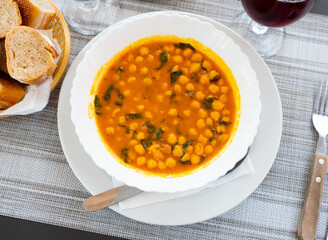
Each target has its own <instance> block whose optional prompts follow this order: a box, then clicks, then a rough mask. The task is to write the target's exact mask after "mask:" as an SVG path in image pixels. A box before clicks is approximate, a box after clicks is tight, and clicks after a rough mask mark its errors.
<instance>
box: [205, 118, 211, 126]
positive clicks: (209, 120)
mask: <svg viewBox="0 0 328 240" xmlns="http://www.w3.org/2000/svg"><path fill="white" fill-rule="evenodd" d="M212 124H213V120H212V119H211V118H206V125H207V126H209V125H212Z"/></svg>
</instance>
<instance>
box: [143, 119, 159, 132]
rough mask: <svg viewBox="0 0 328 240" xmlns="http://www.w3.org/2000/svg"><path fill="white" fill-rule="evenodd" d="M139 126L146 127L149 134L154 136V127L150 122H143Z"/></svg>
mask: <svg viewBox="0 0 328 240" xmlns="http://www.w3.org/2000/svg"><path fill="white" fill-rule="evenodd" d="M141 126H146V127H147V128H148V132H149V134H151V135H152V134H154V133H155V132H156V127H155V126H154V125H153V124H151V123H150V122H148V121H147V122H144V123H143V124H142V125H141Z"/></svg>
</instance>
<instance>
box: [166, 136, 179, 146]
mask: <svg viewBox="0 0 328 240" xmlns="http://www.w3.org/2000/svg"><path fill="white" fill-rule="evenodd" d="M167 142H168V143H169V144H175V143H176V142H177V137H176V136H175V134H174V133H171V134H170V135H169V136H168V138H167Z"/></svg>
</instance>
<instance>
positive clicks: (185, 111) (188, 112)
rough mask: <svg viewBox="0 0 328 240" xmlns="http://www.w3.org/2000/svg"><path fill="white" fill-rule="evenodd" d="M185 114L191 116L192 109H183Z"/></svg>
mask: <svg viewBox="0 0 328 240" xmlns="http://www.w3.org/2000/svg"><path fill="white" fill-rule="evenodd" d="M183 114H184V115H185V116H186V117H190V114H191V111H190V110H184V111H183Z"/></svg>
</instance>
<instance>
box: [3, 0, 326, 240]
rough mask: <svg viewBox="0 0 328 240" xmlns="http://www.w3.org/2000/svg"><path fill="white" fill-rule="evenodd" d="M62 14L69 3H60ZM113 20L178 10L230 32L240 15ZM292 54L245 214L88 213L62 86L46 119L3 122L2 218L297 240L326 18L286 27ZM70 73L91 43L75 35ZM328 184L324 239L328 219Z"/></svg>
mask: <svg viewBox="0 0 328 240" xmlns="http://www.w3.org/2000/svg"><path fill="white" fill-rule="evenodd" d="M54 2H55V4H57V6H59V7H61V6H62V4H63V3H64V1H63V0H56V1H54ZM113 3H114V6H115V16H114V18H115V20H116V21H118V20H121V19H124V18H126V17H129V16H133V15H135V14H138V13H143V12H149V11H156V10H180V11H187V12H192V13H197V14H200V15H204V16H207V17H210V18H212V19H214V20H216V21H219V22H221V23H223V24H226V25H227V24H228V23H229V22H230V21H232V19H233V16H234V15H235V14H237V13H238V12H239V11H241V9H242V7H241V4H240V2H238V1H231V0H218V1H209V0H203V1H196V0H181V1H179V0H170V1H161V0H149V1H145V0H131V1H127V0H122V1H115V0H114V1H113ZM287 32H288V35H287V41H286V45H285V47H284V48H283V49H282V50H281V52H279V54H278V55H277V56H275V57H272V58H270V59H268V60H266V62H267V64H268V66H269V67H270V69H271V71H272V73H273V75H274V78H275V80H276V83H277V85H278V88H279V92H280V96H281V100H282V106H283V114H284V121H283V133H282V140H281V147H280V149H279V152H278V156H277V158H276V160H275V163H274V165H273V167H272V169H271V171H270V172H269V174H268V176H267V177H266V178H265V180H264V181H263V183H262V184H261V185H260V186H259V187H258V189H257V190H256V191H255V192H254V193H253V194H252V195H251V196H250V197H249V198H248V199H246V200H245V201H244V202H243V203H241V204H240V205H239V206H238V207H236V208H234V209H232V210H230V211H229V212H227V213H225V214H223V215H221V216H219V217H216V218H213V219H211V220H208V221H205V222H201V223H197V224H192V225H186V226H179V227H164V226H155V225H148V224H143V223H140V222H136V221H134V220H131V219H128V218H125V217H123V216H121V215H119V214H117V213H115V212H113V211H111V210H109V209H107V210H103V211H98V212H95V213H87V212H85V211H84V210H83V209H82V201H83V200H84V199H85V198H86V197H88V196H89V193H88V192H87V191H86V190H85V189H84V187H83V186H82V185H81V184H80V183H79V181H78V180H77V179H76V177H75V176H74V174H73V172H72V171H71V169H70V168H69V166H68V164H67V162H66V159H65V156H64V154H63V151H62V148H61V145H60V141H59V136H58V132H57V121H56V119H57V116H56V112H57V103H58V95H59V91H60V87H61V84H59V85H58V86H57V87H56V89H55V90H54V91H53V93H52V94H51V98H50V101H49V104H48V106H47V107H46V108H45V109H44V110H43V111H42V112H40V113H36V114H33V115H29V116H16V117H10V118H4V119H0V164H1V168H0V214H1V215H5V216H12V217H16V218H22V219H28V220H33V221H38V222H44V223H50V224H54V225H60V226H66V227H70V228H76V229H82V230H86V231H92V232H97V233H103V234H107V235H113V236H120V237H124V238H130V239H277V240H278V239H279V240H280V239H296V238H297V229H298V223H299V219H300V215H301V208H302V204H303V198H304V195H305V189H306V184H307V179H308V177H309V173H310V167H311V166H310V165H311V159H312V154H313V152H314V150H315V146H316V139H317V135H316V133H315V131H314V129H313V128H312V125H311V121H310V120H311V115H310V113H311V110H312V105H313V99H314V95H315V92H316V88H317V85H318V83H319V81H320V80H321V79H324V78H327V77H328V76H327V75H328V67H327V66H328V17H324V16H320V15H315V14H309V15H307V16H306V17H305V18H303V19H302V20H301V21H299V22H297V23H295V24H293V25H291V26H288V28H287ZM71 38H72V50H71V58H70V63H71V62H72V60H73V59H74V57H75V56H76V55H77V54H78V53H79V51H80V50H81V49H82V48H83V47H84V46H85V45H86V43H87V42H88V41H90V40H91V37H87V36H83V35H80V34H77V33H76V32H73V31H72V32H71ZM327 190H328V189H327V184H326V185H325V192H324V196H323V199H322V207H321V213H320V222H319V229H318V239H324V236H325V234H326V227H327V219H328V197H327Z"/></svg>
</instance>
